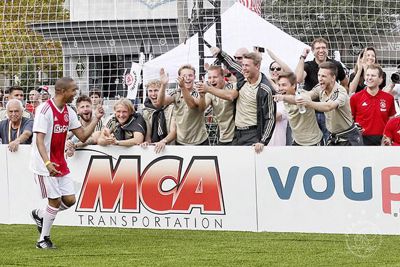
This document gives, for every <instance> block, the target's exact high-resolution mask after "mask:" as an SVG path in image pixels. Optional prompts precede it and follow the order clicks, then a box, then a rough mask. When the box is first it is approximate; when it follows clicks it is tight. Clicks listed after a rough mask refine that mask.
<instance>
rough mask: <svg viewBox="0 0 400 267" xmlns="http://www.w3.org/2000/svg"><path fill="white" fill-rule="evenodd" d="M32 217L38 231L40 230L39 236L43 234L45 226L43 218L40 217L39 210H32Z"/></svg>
mask: <svg viewBox="0 0 400 267" xmlns="http://www.w3.org/2000/svg"><path fill="white" fill-rule="evenodd" d="M31 217H32V219H33V220H34V221H35V223H36V226H37V230H38V232H39V234H41V233H42V226H43V218H40V217H39V215H38V210H37V209H35V210H32V212H31Z"/></svg>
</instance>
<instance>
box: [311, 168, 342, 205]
mask: <svg viewBox="0 0 400 267" xmlns="http://www.w3.org/2000/svg"><path fill="white" fill-rule="evenodd" d="M315 175H322V176H323V177H324V178H325V179H326V189H325V190H324V191H322V192H317V191H315V190H314V188H313V187H312V179H313V177H314V176H315ZM303 186H304V192H305V193H306V194H307V196H308V197H310V198H312V199H315V200H325V199H328V198H330V197H331V196H332V195H333V193H334V192H335V177H334V176H333V173H332V172H331V171H330V170H329V169H328V168H325V167H321V166H317V167H312V168H310V169H308V170H307V171H306V173H305V174H304V178H303Z"/></svg>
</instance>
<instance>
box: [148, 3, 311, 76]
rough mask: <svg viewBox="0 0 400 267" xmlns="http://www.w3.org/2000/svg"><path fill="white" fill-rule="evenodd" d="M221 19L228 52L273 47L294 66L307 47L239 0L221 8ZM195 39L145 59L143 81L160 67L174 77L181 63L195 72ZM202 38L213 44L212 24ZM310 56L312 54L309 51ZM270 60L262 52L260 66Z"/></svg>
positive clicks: (213, 31)
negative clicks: (151, 58)
mask: <svg viewBox="0 0 400 267" xmlns="http://www.w3.org/2000/svg"><path fill="white" fill-rule="evenodd" d="M221 19H222V23H221V29H222V49H223V50H224V51H225V52H227V53H228V54H230V55H233V54H234V53H235V51H236V50H237V49H238V48H240V47H246V48H247V49H249V51H252V49H253V46H259V47H264V48H268V49H270V50H271V51H273V52H274V53H275V54H276V55H277V56H278V57H279V58H281V59H282V60H283V61H284V62H286V63H287V64H288V65H289V66H290V67H291V68H292V70H294V69H295V67H296V65H297V63H298V61H299V57H300V55H301V53H302V51H303V49H304V48H305V47H308V46H307V45H306V44H304V43H302V42H300V41H299V40H297V39H295V38H293V37H292V36H290V35H288V34H287V33H285V32H284V31H281V30H280V29H278V28H277V27H275V26H274V25H272V24H271V23H269V22H267V21H265V20H264V19H262V18H261V17H260V16H258V15H257V14H256V13H254V12H252V11H250V10H249V9H248V8H246V7H244V6H243V5H241V4H239V3H236V4H234V5H233V6H232V7H231V8H229V9H228V10H227V11H225V12H224V13H223V14H222V18H221ZM197 39H198V37H197V34H196V35H194V36H192V37H191V38H189V39H188V40H187V41H186V43H184V44H180V45H179V46H177V47H176V48H174V49H172V50H170V51H169V52H167V53H165V54H163V55H161V56H159V57H157V58H155V59H153V60H151V61H148V62H146V63H145V64H144V66H143V80H144V82H145V83H146V82H147V81H148V80H151V79H156V78H158V77H159V70H160V68H164V69H166V71H167V72H168V74H169V77H170V81H175V79H176V78H177V75H178V69H179V67H180V66H182V65H183V64H191V65H193V66H194V67H195V68H196V70H197V73H198V69H199V52H198V40H197ZM204 39H205V40H206V41H207V42H208V43H210V44H211V45H215V25H214V26H212V27H211V28H210V29H209V30H208V31H207V32H206V33H205V34H204ZM204 50H205V51H206V55H211V54H210V52H209V49H208V48H207V47H205V48H204ZM310 57H312V56H311V55H310ZM209 61H210V60H209ZM212 61H213V60H211V62H212ZM271 61H272V60H271V58H270V57H269V56H268V55H267V54H264V55H263V63H262V66H261V68H262V70H263V71H264V72H265V70H267V68H268V66H269V64H270V63H271Z"/></svg>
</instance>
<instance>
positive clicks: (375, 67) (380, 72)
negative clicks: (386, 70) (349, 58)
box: [366, 64, 383, 78]
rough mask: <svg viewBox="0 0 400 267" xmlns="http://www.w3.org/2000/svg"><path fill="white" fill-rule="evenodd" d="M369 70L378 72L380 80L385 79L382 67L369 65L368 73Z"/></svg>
mask: <svg viewBox="0 0 400 267" xmlns="http://www.w3.org/2000/svg"><path fill="white" fill-rule="evenodd" d="M369 69H371V70H378V74H379V78H382V77H383V70H382V67H381V66H380V65H379V64H371V65H368V66H367V69H366V71H367V70H369Z"/></svg>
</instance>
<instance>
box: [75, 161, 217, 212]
mask: <svg viewBox="0 0 400 267" xmlns="http://www.w3.org/2000/svg"><path fill="white" fill-rule="evenodd" d="M182 163H183V158H180V157H176V156H165V157H160V158H157V159H155V160H154V161H152V162H150V163H149V164H148V165H147V166H146V167H145V168H144V170H143V172H141V160H140V157H139V156H121V157H120V158H119V159H118V161H117V163H116V165H115V167H113V163H112V158H111V157H110V156H92V157H91V159H90V163H89V166H88V169H87V172H86V176H85V181H84V183H83V186H82V190H81V194H80V197H79V201H78V205H77V208H76V211H82V212H83V211H84V212H86V211H92V212H94V211H96V210H97V209H100V211H102V212H107V211H108V212H115V211H116V209H117V208H118V209H119V211H120V212H129V213H137V212H140V206H141V205H143V206H144V207H145V208H146V209H147V210H149V211H151V212H153V213H158V214H167V213H181V214H188V213H191V210H192V209H193V208H199V209H200V212H201V213H202V214H225V210H224V203H223V195H222V188H221V181H220V174H219V167H218V159H217V157H193V158H192V159H191V161H190V163H189V164H188V167H187V168H186V170H185V171H184V172H183V170H182Z"/></svg>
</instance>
